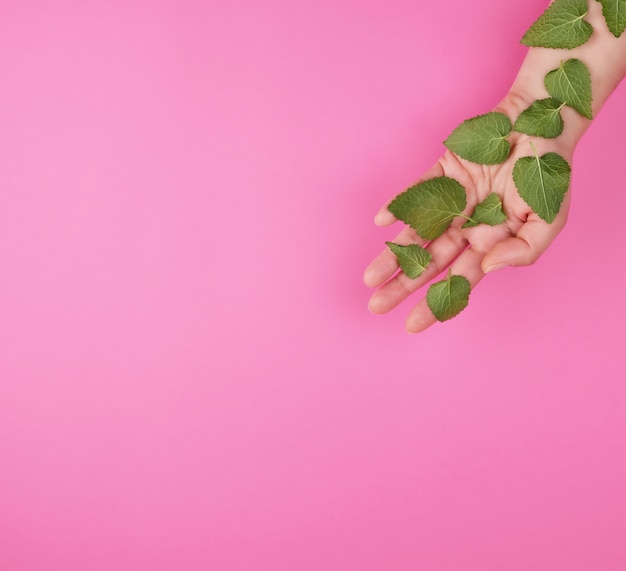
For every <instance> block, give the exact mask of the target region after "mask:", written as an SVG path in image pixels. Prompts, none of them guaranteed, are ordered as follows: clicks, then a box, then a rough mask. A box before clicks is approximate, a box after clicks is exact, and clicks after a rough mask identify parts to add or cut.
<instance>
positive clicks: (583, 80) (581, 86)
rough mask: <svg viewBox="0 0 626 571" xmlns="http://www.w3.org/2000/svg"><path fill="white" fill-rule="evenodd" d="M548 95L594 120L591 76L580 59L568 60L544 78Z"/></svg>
mask: <svg viewBox="0 0 626 571" xmlns="http://www.w3.org/2000/svg"><path fill="white" fill-rule="evenodd" d="M543 82H544V84H545V86H546V89H547V90H548V93H549V94H550V95H551V96H552V97H554V98H555V99H558V100H559V101H562V102H563V103H565V105H567V106H569V107H572V108H574V109H576V111H578V112H579V113H580V114H581V115H582V116H584V117H587V119H593V111H592V109H591V102H592V95H591V74H590V73H589V69H588V68H587V66H586V65H585V64H584V63H583V62H582V61H580V60H579V59H568V60H567V61H564V62H561V65H560V66H559V67H557V68H556V69H553V70H552V71H551V72H549V73H548V74H547V75H546V77H545V78H544V81H543Z"/></svg>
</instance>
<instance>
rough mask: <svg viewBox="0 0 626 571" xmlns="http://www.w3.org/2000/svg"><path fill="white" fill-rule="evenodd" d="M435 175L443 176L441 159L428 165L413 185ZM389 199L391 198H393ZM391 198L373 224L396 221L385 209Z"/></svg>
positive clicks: (388, 223)
mask: <svg viewBox="0 0 626 571" xmlns="http://www.w3.org/2000/svg"><path fill="white" fill-rule="evenodd" d="M437 176H443V167H442V166H441V160H439V161H437V162H436V163H435V164H434V165H433V166H432V167H430V168H429V169H428V170H427V171H426V172H425V173H424V174H423V175H422V176H421V177H420V178H419V179H418V180H417V181H416V182H415V183H414V185H415V184H419V183H420V182H423V181H425V180H428V179H429V178H435V177H437ZM391 200H393V198H392V199H391ZM391 200H389V201H387V203H386V204H385V206H383V207H382V208H381V209H380V210H379V211H378V213H377V214H376V216H375V217H374V224H376V226H389V225H391V224H393V223H394V222H396V221H397V218H396V217H395V216H394V215H393V214H392V213H391V212H389V210H388V209H387V207H388V206H389V204H390V203H391Z"/></svg>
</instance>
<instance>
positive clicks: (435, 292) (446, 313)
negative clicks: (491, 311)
mask: <svg viewBox="0 0 626 571" xmlns="http://www.w3.org/2000/svg"><path fill="white" fill-rule="evenodd" d="M471 291H472V286H471V285H470V283H469V280H468V279H467V278H466V277H464V276H453V275H452V272H451V271H450V270H448V277H447V278H446V279H445V280H441V281H440V282H437V283H434V284H432V285H431V286H430V287H429V288H428V293H427V294H426V303H428V307H430V310H431V311H432V312H433V315H434V316H435V317H436V318H437V319H438V320H439V321H447V320H448V319H452V318H453V317H455V316H456V315H458V314H459V313H461V311H463V310H464V309H465V308H466V307H467V304H468V302H469V294H470V292H471Z"/></svg>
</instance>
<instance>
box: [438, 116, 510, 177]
mask: <svg viewBox="0 0 626 571" xmlns="http://www.w3.org/2000/svg"><path fill="white" fill-rule="evenodd" d="M510 133H511V121H510V120H509V118H508V117H507V116H506V115H504V113H498V112H495V111H493V112H491V113H485V114H484V115H478V116H477V117H472V118H471V119H468V120H467V121H464V122H463V123H461V124H460V125H459V126H458V127H457V128H456V129H455V130H454V131H452V133H450V136H449V137H448V138H447V139H446V140H445V141H444V143H443V144H444V145H445V146H446V147H448V149H450V150H451V151H452V152H453V153H456V154H457V155H459V157H461V158H463V159H466V160H468V161H472V162H473V163H478V164H481V165H497V164H500V163H503V162H504V161H505V160H506V159H507V157H508V156H509V151H510V150H511V144H510V143H509V142H508V141H507V140H506V137H508V136H509V134H510Z"/></svg>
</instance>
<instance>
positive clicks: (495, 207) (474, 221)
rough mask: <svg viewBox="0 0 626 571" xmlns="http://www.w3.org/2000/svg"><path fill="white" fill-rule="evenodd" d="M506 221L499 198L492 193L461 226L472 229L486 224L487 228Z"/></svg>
mask: <svg viewBox="0 0 626 571" xmlns="http://www.w3.org/2000/svg"><path fill="white" fill-rule="evenodd" d="M505 220H506V214H505V213H504V211H503V210H502V202H501V201H500V197H499V196H498V195H497V194H496V193H495V192H492V193H491V194H489V195H487V198H485V200H483V201H482V202H481V203H479V204H478V205H477V206H476V208H475V209H474V212H473V214H472V216H471V217H470V219H469V220H468V221H467V222H466V223H465V224H463V228H472V227H473V226H478V225H479V224H488V225H489V226H497V225H498V224H502V223H503V222H504V221H505Z"/></svg>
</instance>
